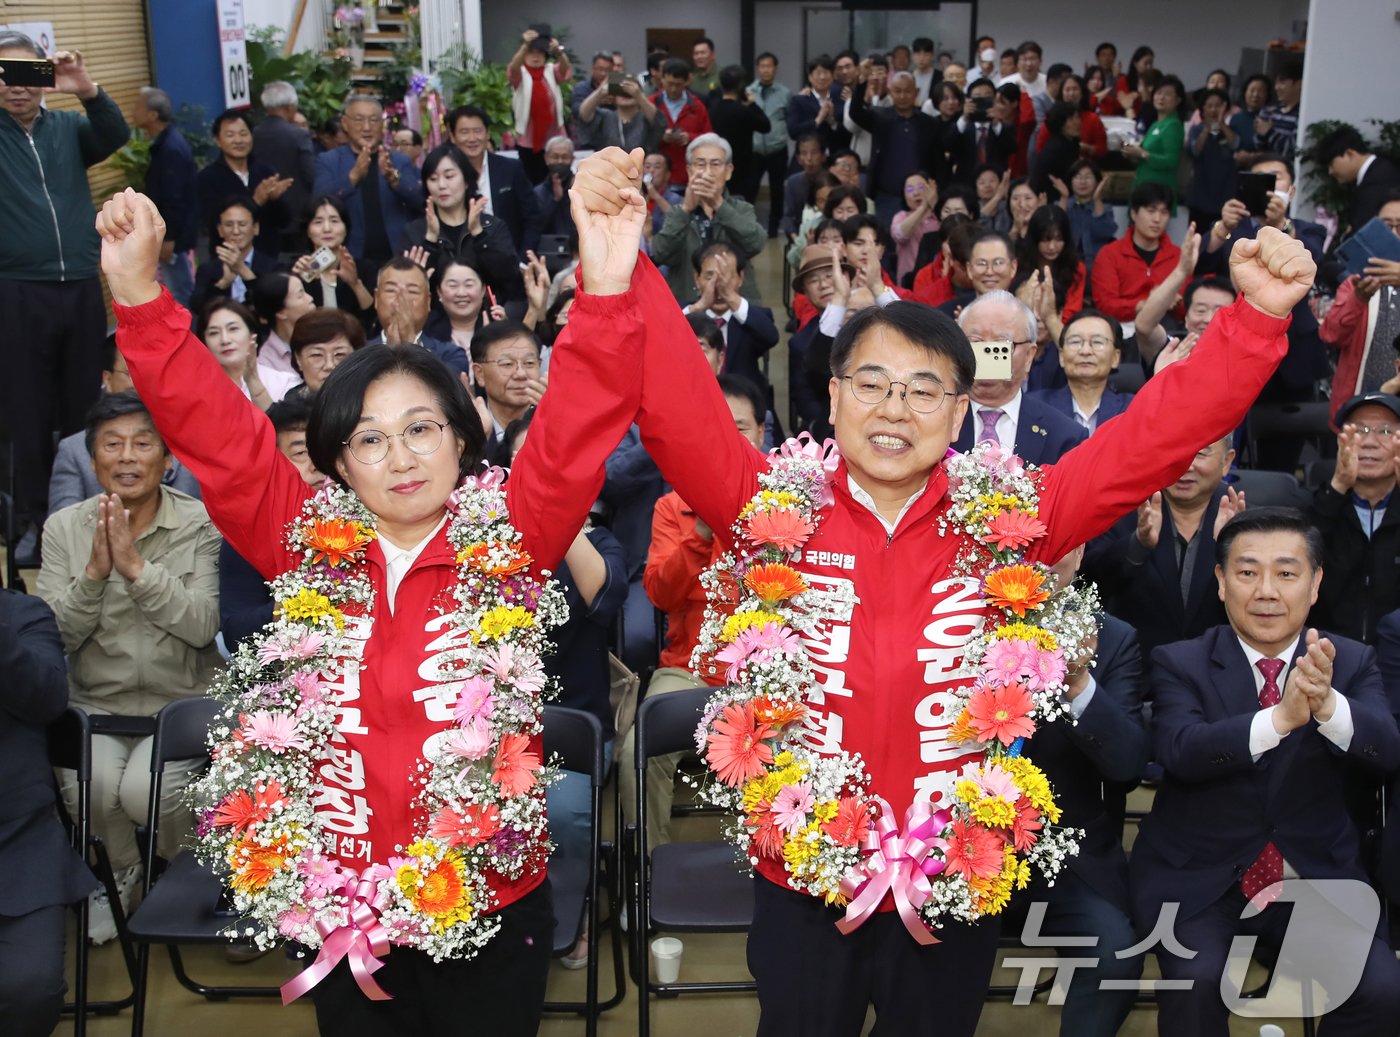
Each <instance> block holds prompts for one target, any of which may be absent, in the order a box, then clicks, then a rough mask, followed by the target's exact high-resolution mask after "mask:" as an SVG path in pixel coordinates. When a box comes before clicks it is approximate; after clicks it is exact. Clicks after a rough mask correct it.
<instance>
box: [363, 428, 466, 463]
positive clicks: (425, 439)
mask: <svg viewBox="0 0 1400 1037" xmlns="http://www.w3.org/2000/svg"><path fill="white" fill-rule="evenodd" d="M445 428H447V426H446V425H444V424H443V423H442V422H440V421H433V420H431V419H425V420H423V421H415V422H414V423H413V424H412V425H409V426H408V427H407V428H405V429H404V430H403V431H402V432H396V433H394V434H393V435H390V434H389V433H387V432H380V431H379V429H377V428H367V429H361V430H360V431H359V432H356V433H355V434H354V435H353V436H351V437H350V438H349V439H347V440H345V441H344V442H343V443H342V444H341V445H342V446H344V447H346V448H347V449H349V451H350V456H351V457H353V458H354V459H355V460H356V461H359V462H360V464H378V463H379V462H380V461H382V460H384V458H386V457H388V456H389V440H391V439H402V440H403V445H404V446H406V447H408V449H410V450H412V451H413V452H414V453H415V454H417V455H419V456H420V457H426V456H427V455H428V454H431V453H432V452H433V451H435V450H437V448H438V447H440V446H442V432H443V429H445Z"/></svg>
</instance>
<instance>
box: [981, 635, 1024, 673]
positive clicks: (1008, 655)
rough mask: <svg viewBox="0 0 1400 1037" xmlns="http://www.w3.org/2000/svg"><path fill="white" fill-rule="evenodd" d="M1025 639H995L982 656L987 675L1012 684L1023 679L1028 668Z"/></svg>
mask: <svg viewBox="0 0 1400 1037" xmlns="http://www.w3.org/2000/svg"><path fill="white" fill-rule="evenodd" d="M1027 647H1029V646H1028V645H1027V644H1026V642H1025V641H1017V640H1015V639H1013V638H1006V639H1004V640H1001V641H993V642H992V644H991V646H990V647H989V648H988V649H987V654H986V655H985V656H983V658H982V668H983V669H984V670H985V671H986V673H987V676H988V677H990V678H992V679H993V680H995V681H997V682H998V683H1001V684H1011V683H1014V682H1015V681H1018V680H1020V679H1021V674H1022V673H1024V672H1025V670H1026V655H1027V652H1026V649H1027Z"/></svg>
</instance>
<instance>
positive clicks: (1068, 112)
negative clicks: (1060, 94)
mask: <svg viewBox="0 0 1400 1037" xmlns="http://www.w3.org/2000/svg"><path fill="white" fill-rule="evenodd" d="M1079 112H1080V107H1079V105H1077V104H1070V103H1069V102H1068V101H1056V102H1055V103H1054V104H1052V105H1051V106H1050V110H1049V111H1048V112H1046V113H1045V128H1046V129H1048V130H1049V131H1050V132H1051V133H1059V132H1060V131H1061V130H1063V129H1064V128H1065V123H1067V122H1069V120H1070V119H1071V118H1072V117H1074V116H1075V115H1078V114H1079Z"/></svg>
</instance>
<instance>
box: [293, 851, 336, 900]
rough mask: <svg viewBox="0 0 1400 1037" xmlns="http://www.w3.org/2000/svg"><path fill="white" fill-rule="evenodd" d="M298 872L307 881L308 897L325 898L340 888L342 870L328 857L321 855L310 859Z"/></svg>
mask: <svg viewBox="0 0 1400 1037" xmlns="http://www.w3.org/2000/svg"><path fill="white" fill-rule="evenodd" d="M298 870H300V872H301V874H302V876H303V877H304V878H305V879H306V893H307V895H308V896H312V897H315V896H323V895H325V894H326V893H331V892H333V891H335V890H336V889H338V888H339V887H340V868H339V867H337V866H336V863H335V861H333V860H331V859H330V858H328V857H322V856H321V855H320V854H317V855H316V856H314V857H308V858H307V859H306V860H304V861H302V862H301V864H300V865H299V866H298Z"/></svg>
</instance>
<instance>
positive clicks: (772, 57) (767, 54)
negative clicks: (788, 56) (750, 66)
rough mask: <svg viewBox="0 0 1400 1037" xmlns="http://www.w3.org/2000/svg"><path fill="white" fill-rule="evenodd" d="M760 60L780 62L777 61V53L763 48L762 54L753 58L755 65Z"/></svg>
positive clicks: (776, 63)
mask: <svg viewBox="0 0 1400 1037" xmlns="http://www.w3.org/2000/svg"><path fill="white" fill-rule="evenodd" d="M760 61H771V62H773V64H775V65H778V64H781V62H779V61H778V55H776V54H774V53H773V52H772V51H771V50H765V51H764V52H763V53H762V54H760V55H759V56H758V57H756V58H754V59H753V63H754V65H755V67H757V65H758V63H759V62H760Z"/></svg>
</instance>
